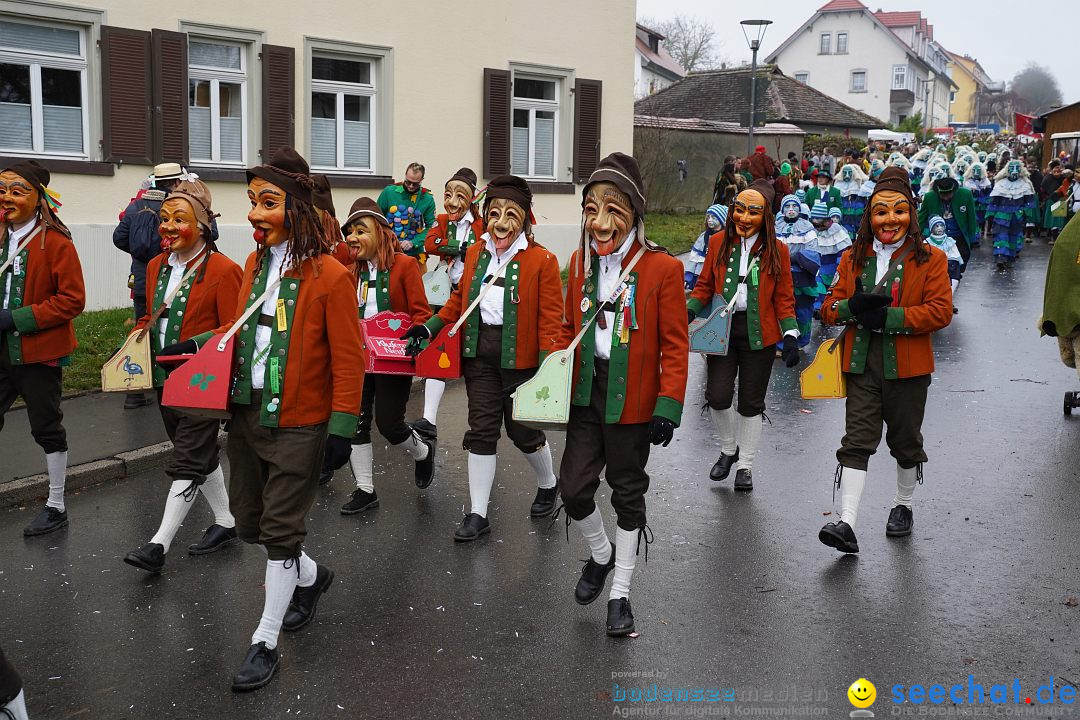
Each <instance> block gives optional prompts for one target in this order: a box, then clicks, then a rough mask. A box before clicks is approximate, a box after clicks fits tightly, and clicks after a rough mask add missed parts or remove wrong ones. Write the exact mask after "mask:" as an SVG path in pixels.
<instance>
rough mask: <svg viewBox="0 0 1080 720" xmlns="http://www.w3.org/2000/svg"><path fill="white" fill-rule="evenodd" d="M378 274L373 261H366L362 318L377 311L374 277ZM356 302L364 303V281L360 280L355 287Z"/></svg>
mask: <svg viewBox="0 0 1080 720" xmlns="http://www.w3.org/2000/svg"><path fill="white" fill-rule="evenodd" d="M378 276H379V271H378V269H377V268H376V267H375V263H373V262H371V261H368V276H367V298H366V305H365V306H364V318H370V317H374V316H375V314H376V313H378V312H379V289H378V288H377V287H375V279H376V278H377V277H378ZM356 302H357V304H363V303H365V298H364V283H363V282H362V281H361V283H360V284H359V285H358V286H357V288H356Z"/></svg>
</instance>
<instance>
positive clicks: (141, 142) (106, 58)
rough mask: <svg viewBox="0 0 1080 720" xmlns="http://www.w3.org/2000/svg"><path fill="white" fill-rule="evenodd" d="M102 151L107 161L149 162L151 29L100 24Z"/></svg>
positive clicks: (150, 143)
mask: <svg viewBox="0 0 1080 720" xmlns="http://www.w3.org/2000/svg"><path fill="white" fill-rule="evenodd" d="M101 93H102V97H103V98H104V102H103V103H102V143H101V144H102V154H103V155H104V158H105V161H106V162H132V163H140V164H143V165H149V164H150V158H151V156H152V155H153V152H152V149H153V136H152V132H151V127H150V106H151V102H152V100H153V98H152V97H151V95H152V93H151V80H150V33H149V32H147V31H144V30H129V29H128V28H118V27H111V26H109V25H102V26H101Z"/></svg>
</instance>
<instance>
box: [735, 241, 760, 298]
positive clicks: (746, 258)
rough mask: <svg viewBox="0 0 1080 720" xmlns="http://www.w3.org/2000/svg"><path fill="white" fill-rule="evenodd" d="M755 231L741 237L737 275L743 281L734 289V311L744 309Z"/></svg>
mask: <svg viewBox="0 0 1080 720" xmlns="http://www.w3.org/2000/svg"><path fill="white" fill-rule="evenodd" d="M757 237H758V236H757V233H754V234H753V235H751V236H750V237H748V238H742V241H741V242H742V254H741V255H739V277H740V278H743V279H744V280H743V282H741V283H739V286H738V287H737V288H736V289H735V311H736V312H742V311H745V310H746V281H745V278H746V274H747V271H748V270H749V269H750V260H751V259H752V258H751V256H750V251H751V250H753V249H754V243H756V242H757Z"/></svg>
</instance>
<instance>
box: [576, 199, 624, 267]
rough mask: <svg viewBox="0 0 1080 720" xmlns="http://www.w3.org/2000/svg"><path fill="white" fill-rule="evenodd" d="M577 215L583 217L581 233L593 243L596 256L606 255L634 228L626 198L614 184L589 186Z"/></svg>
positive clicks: (620, 245) (617, 247) (613, 250)
mask: <svg viewBox="0 0 1080 720" xmlns="http://www.w3.org/2000/svg"><path fill="white" fill-rule="evenodd" d="M581 212H582V215H584V216H585V232H586V233H587V234H588V236H589V237H591V238H592V240H593V242H594V243H595V246H596V253H597V254H598V255H610V254H611V253H613V252H615V251H616V250H618V249H619V248H620V247H622V244H623V243H624V242H626V237H627V236H628V235H629V234H630V229H631V228H632V227H634V209H633V206H632V205H631V204H630V196H629V195H627V194H626V193H624V192H623V191H622V190H619V188H618V187H616V186H615V183H610V182H598V183H594V184H592V185H590V186H589V191H588V192H587V193H586V195H585V205H584V206H583V207H582V210H581Z"/></svg>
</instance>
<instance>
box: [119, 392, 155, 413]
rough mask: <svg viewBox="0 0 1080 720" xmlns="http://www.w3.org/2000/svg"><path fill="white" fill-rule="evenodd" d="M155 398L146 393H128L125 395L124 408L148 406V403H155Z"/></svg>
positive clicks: (132, 408)
mask: <svg viewBox="0 0 1080 720" xmlns="http://www.w3.org/2000/svg"><path fill="white" fill-rule="evenodd" d="M153 404H154V401H153V399H151V398H149V397H147V396H146V394H145V393H128V394H127V396H125V397H124V409H125V410H134V409H135V408H141V407H146V406H147V405H153Z"/></svg>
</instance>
